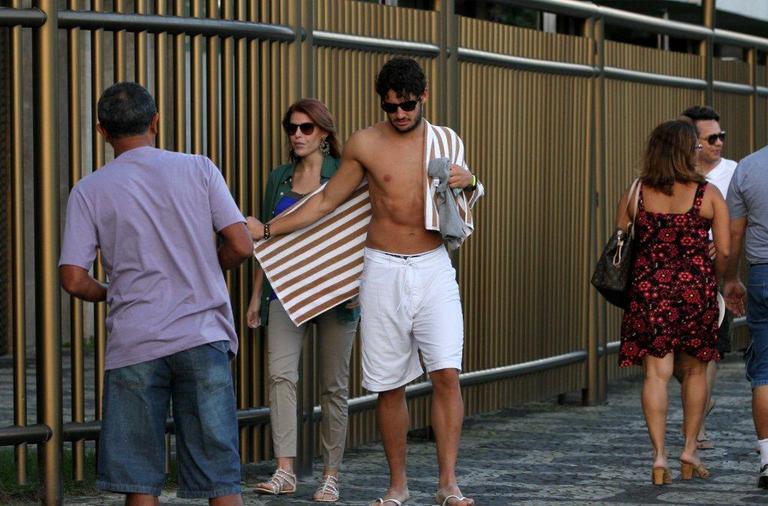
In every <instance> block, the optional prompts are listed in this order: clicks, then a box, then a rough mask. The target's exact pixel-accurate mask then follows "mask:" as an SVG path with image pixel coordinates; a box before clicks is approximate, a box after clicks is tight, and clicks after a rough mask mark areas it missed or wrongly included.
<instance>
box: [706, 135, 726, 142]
mask: <svg viewBox="0 0 768 506" xmlns="http://www.w3.org/2000/svg"><path fill="white" fill-rule="evenodd" d="M717 139H720V142H725V132H720V133H719V134H712V135H709V136H707V138H706V140H707V144H710V145H712V144H714V143H716V142H717Z"/></svg>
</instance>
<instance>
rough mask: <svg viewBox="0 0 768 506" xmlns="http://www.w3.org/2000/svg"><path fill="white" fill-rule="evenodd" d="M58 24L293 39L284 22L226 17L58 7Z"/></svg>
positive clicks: (87, 27) (77, 26)
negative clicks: (246, 20)
mask: <svg viewBox="0 0 768 506" xmlns="http://www.w3.org/2000/svg"><path fill="white" fill-rule="evenodd" d="M58 16H59V27H60V28H82V29H85V30H97V29H100V28H101V29H104V30H113V31H117V30H126V31H128V32H149V33H172V34H178V33H184V34H187V35H208V36H211V35H218V36H220V37H237V38H245V39H262V40H281V41H293V40H295V39H296V32H294V31H293V29H291V28H290V27H288V26H284V25H268V24H264V23H248V22H245V21H233V20H228V19H210V18H189V17H179V16H157V15H147V14H120V13H113V12H90V11H60V12H59V14H58Z"/></svg>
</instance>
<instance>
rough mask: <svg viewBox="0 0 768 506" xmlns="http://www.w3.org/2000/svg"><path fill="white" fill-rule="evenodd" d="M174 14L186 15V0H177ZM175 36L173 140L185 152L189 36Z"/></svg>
mask: <svg viewBox="0 0 768 506" xmlns="http://www.w3.org/2000/svg"><path fill="white" fill-rule="evenodd" d="M173 15H174V16H178V17H182V16H184V0H176V3H175V4H174V7H173ZM173 38H174V41H173V86H174V100H173V107H174V109H173V123H174V130H173V140H174V149H175V150H176V151H180V152H184V151H186V150H187V74H186V62H187V46H186V44H187V36H186V35H185V34H183V33H178V34H176V35H174V37H173Z"/></svg>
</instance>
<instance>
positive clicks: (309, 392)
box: [288, 0, 318, 477]
mask: <svg viewBox="0 0 768 506" xmlns="http://www.w3.org/2000/svg"><path fill="white" fill-rule="evenodd" d="M311 3H312V2H309V4H310V5H307V4H308V2H306V1H304V0H292V1H291V2H290V4H289V12H288V15H289V22H290V24H291V26H292V27H293V29H294V30H295V32H296V40H295V41H294V42H293V47H292V48H291V55H290V59H291V62H290V67H289V69H290V70H289V72H290V74H291V78H290V81H291V82H292V83H293V89H292V90H291V93H290V101H294V100H296V99H298V98H300V97H304V96H308V95H307V93H308V92H310V91H311V90H312V89H313V88H314V84H313V80H314V76H313V75H309V74H308V72H307V69H306V68H305V66H304V64H305V62H304V56H305V55H306V54H307V51H308V50H309V51H311V49H312V48H311V46H310V47H309V48H306V46H308V44H307V41H306V38H305V37H307V36H308V37H310V40H311V33H312V28H313V27H312V24H310V23H311V22H312V18H313V6H312V5H311ZM307 11H309V12H307ZM309 327H313V326H312V325H309ZM316 339H317V332H316V329H314V328H310V332H309V335H308V336H306V340H305V341H304V346H303V348H302V353H301V361H300V363H299V370H300V371H301V375H300V381H299V385H298V391H297V399H296V400H297V409H298V417H299V427H298V431H297V432H298V434H297V435H298V440H297V454H296V462H295V464H294V467H295V470H296V474H297V475H298V476H302V477H304V476H310V475H311V474H312V461H313V459H314V449H315V428H316V427H315V423H314V417H313V416H312V413H313V412H314V407H315V390H316V384H317V382H316V379H317V373H318V371H317V368H316V364H317V357H316V356H315V353H316V351H317V347H316V346H315V342H316Z"/></svg>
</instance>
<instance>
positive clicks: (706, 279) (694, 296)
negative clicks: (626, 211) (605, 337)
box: [619, 183, 720, 367]
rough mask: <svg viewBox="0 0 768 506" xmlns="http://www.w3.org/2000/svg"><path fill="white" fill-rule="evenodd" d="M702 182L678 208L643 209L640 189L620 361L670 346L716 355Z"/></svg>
mask: <svg viewBox="0 0 768 506" xmlns="http://www.w3.org/2000/svg"><path fill="white" fill-rule="evenodd" d="M706 187H707V183H702V184H700V185H699V186H698V188H697V189H696V196H695V197H694V201H693V207H691V208H690V209H689V210H688V212H686V213H682V214H666V213H653V212H649V211H646V210H645V207H644V205H643V191H642V187H641V189H640V195H639V199H638V209H637V217H636V219H635V241H637V244H636V245H635V258H634V261H633V263H632V281H631V287H630V304H629V308H628V309H627V310H626V311H625V312H624V319H623V321H622V323H621V348H620V350H619V366H621V367H627V366H630V365H639V364H642V359H643V357H644V356H646V355H651V356H654V357H659V358H662V357H664V356H665V355H666V354H667V353H669V352H671V351H677V352H679V351H683V352H685V353H688V354H689V355H692V356H694V357H696V358H698V359H699V360H703V361H705V362H708V361H710V360H719V359H720V353H719V352H718V351H717V348H716V342H717V327H718V325H717V318H718V314H719V313H718V307H717V283H716V281H715V267H714V262H713V260H712V259H711V258H710V257H709V254H708V251H707V250H708V244H709V229H710V227H711V226H712V220H709V219H706V218H703V217H702V216H701V215H700V214H699V210H700V208H701V202H702V200H703V198H704V190H705V189H706Z"/></svg>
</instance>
